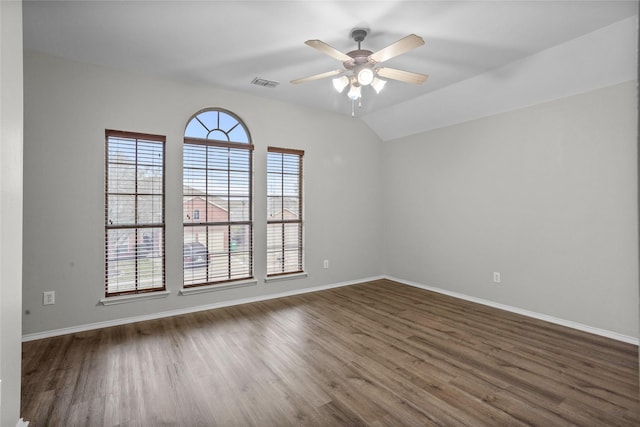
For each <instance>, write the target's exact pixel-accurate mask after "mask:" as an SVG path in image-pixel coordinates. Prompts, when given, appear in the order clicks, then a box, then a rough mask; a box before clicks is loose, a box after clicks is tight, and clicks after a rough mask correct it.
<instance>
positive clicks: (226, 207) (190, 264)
mask: <svg viewBox="0 0 640 427" xmlns="http://www.w3.org/2000/svg"><path fill="white" fill-rule="evenodd" d="M252 171H253V144H252V143H251V136H250V134H249V131H248V129H247V127H246V126H245V125H244V123H243V122H242V120H241V119H240V118H239V117H238V116H236V115H235V114H233V113H232V112H230V111H226V110H223V109H219V108H211V109H206V110H202V111H199V112H198V113H196V114H195V115H194V116H193V117H191V119H190V120H189V122H188V123H187V126H186V128H185V133H184V146H183V212H184V214H183V218H184V224H183V225H184V287H185V288H187V287H194V286H202V285H211V284H216V283H222V282H231V281H237V280H244V279H251V278H253V218H252V206H253V204H252V194H253V189H252ZM196 211H197V212H198V215H197V217H198V218H196V215H195V212H196ZM190 212H194V215H189V214H188V213H190Z"/></svg>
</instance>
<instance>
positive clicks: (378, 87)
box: [371, 77, 387, 93]
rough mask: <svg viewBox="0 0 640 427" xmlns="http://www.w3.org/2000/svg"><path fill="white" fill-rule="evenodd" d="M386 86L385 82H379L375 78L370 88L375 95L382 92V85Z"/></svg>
mask: <svg viewBox="0 0 640 427" xmlns="http://www.w3.org/2000/svg"><path fill="white" fill-rule="evenodd" d="M386 84H387V81H386V80H380V79H379V78H377V77H374V78H373V80H372V81H371V87H372V88H373V89H374V90H375V91H376V93H380V91H381V90H382V88H384V85H386Z"/></svg>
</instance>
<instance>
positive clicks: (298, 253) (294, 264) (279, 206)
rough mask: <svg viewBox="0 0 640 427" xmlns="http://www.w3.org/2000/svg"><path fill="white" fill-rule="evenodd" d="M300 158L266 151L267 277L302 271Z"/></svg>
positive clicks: (276, 150)
mask: <svg viewBox="0 0 640 427" xmlns="http://www.w3.org/2000/svg"><path fill="white" fill-rule="evenodd" d="M303 155H304V151H301V150H291V149H286V148H277V147H268V149H267V276H275V275H280V274H293V273H301V272H302V271H303V259H304V256H303V255H304V251H303V222H302V157H303Z"/></svg>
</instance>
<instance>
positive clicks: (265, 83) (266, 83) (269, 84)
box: [251, 77, 280, 89]
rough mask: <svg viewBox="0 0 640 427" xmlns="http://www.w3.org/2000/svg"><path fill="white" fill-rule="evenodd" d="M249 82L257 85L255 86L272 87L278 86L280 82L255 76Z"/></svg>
mask: <svg viewBox="0 0 640 427" xmlns="http://www.w3.org/2000/svg"><path fill="white" fill-rule="evenodd" d="M251 84H252V85H257V86H264V87H269V88H272V89H273V88H274V87H276V86H278V85H279V84H280V83H278V82H274V81H271V80H267V79H261V78H259V77H256V78H254V79H253V80H251Z"/></svg>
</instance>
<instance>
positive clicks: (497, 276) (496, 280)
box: [493, 271, 500, 283]
mask: <svg viewBox="0 0 640 427" xmlns="http://www.w3.org/2000/svg"><path fill="white" fill-rule="evenodd" d="M493 283H500V273H499V272H497V271H494V272H493Z"/></svg>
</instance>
